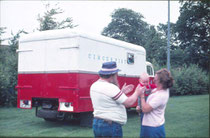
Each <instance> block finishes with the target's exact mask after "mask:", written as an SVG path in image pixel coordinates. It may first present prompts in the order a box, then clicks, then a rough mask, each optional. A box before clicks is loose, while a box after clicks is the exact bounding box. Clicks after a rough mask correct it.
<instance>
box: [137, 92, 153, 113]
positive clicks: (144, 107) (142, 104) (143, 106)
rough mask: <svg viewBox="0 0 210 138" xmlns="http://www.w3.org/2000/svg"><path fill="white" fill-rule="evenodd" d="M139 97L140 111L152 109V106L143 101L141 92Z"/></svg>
mask: <svg viewBox="0 0 210 138" xmlns="http://www.w3.org/2000/svg"><path fill="white" fill-rule="evenodd" d="M140 98H141V107H142V112H144V113H148V112H150V111H152V109H153V108H152V107H151V106H150V105H149V104H147V103H146V102H145V97H144V94H141V95H140Z"/></svg>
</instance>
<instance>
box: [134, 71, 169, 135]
mask: <svg viewBox="0 0 210 138" xmlns="http://www.w3.org/2000/svg"><path fill="white" fill-rule="evenodd" d="M154 82H155V84H156V86H157V88H156V89H154V90H153V91H152V93H151V94H150V95H149V97H148V99H147V102H145V97H144V90H142V89H140V88H137V89H138V90H139V91H142V92H141V95H140V97H141V105H142V112H143V113H144V116H143V119H142V124H141V133H140V137H152V138H153V137H165V128H164V123H165V117H164V114H165V109H166V104H167V102H168V99H169V89H168V88H170V87H172V86H173V78H172V76H171V74H170V72H169V71H167V70H166V69H161V70H159V71H157V72H156V74H155V78H154Z"/></svg>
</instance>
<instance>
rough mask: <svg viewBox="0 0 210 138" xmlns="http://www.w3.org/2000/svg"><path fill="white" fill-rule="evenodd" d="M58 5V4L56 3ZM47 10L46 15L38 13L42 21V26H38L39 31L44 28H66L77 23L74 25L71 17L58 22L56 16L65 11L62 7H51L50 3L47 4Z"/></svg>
mask: <svg viewBox="0 0 210 138" xmlns="http://www.w3.org/2000/svg"><path fill="white" fill-rule="evenodd" d="M56 6H57V5H56ZM45 8H46V11H45V13H44V16H43V17H41V16H40V14H39V15H38V19H37V20H38V21H39V23H40V27H39V28H38V30H39V31H44V30H54V29H64V28H74V27H76V26H77V25H73V23H72V22H73V20H72V18H70V17H67V18H66V19H64V20H62V21H61V22H57V21H56V18H55V17H54V16H56V15H58V14H61V13H63V12H64V11H63V10H62V9H61V8H59V7H58V8H57V7H55V8H51V7H50V4H46V5H45Z"/></svg>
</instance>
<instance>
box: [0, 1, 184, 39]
mask: <svg viewBox="0 0 210 138" xmlns="http://www.w3.org/2000/svg"><path fill="white" fill-rule="evenodd" d="M46 3H50V5H51V7H55V5H56V4H57V7H60V8H61V9H62V10H63V11H64V12H63V13H62V14H59V15H58V16H56V19H57V20H58V21H61V20H62V19H65V18H67V17H71V18H72V19H73V24H74V25H78V27H77V29H80V30H81V31H83V32H91V33H95V34H101V32H102V31H103V28H104V27H106V26H108V24H109V23H110V22H111V14H112V13H113V11H114V10H115V9H118V8H127V9H131V10H133V11H135V12H138V13H141V14H142V15H143V16H144V21H145V22H147V23H148V24H150V25H154V26H157V25H158V24H159V23H164V24H166V23H167V21H168V1H87V0H86V1H69V0H66V1H55V0H54V1H45V0H42V1H38V0H37V1H0V26H1V27H7V29H6V30H5V31H6V33H5V34H3V36H2V38H8V37H11V32H13V33H14V34H16V33H17V32H18V31H19V30H22V29H24V30H25V31H27V32H29V33H30V32H33V31H37V28H38V27H39V22H38V21H37V18H38V14H40V15H41V16H43V14H44V12H45V6H44V4H46ZM179 8H180V3H179V2H178V1H170V22H173V23H175V22H176V21H177V19H178V17H179V15H180V13H179ZM5 43H6V42H5Z"/></svg>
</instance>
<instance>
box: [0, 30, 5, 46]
mask: <svg viewBox="0 0 210 138" xmlns="http://www.w3.org/2000/svg"><path fill="white" fill-rule="evenodd" d="M5 29H6V27H0V45H1V42H2V41H4V39H2V38H1V36H2V34H4V33H5V31H4V30H5Z"/></svg>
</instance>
